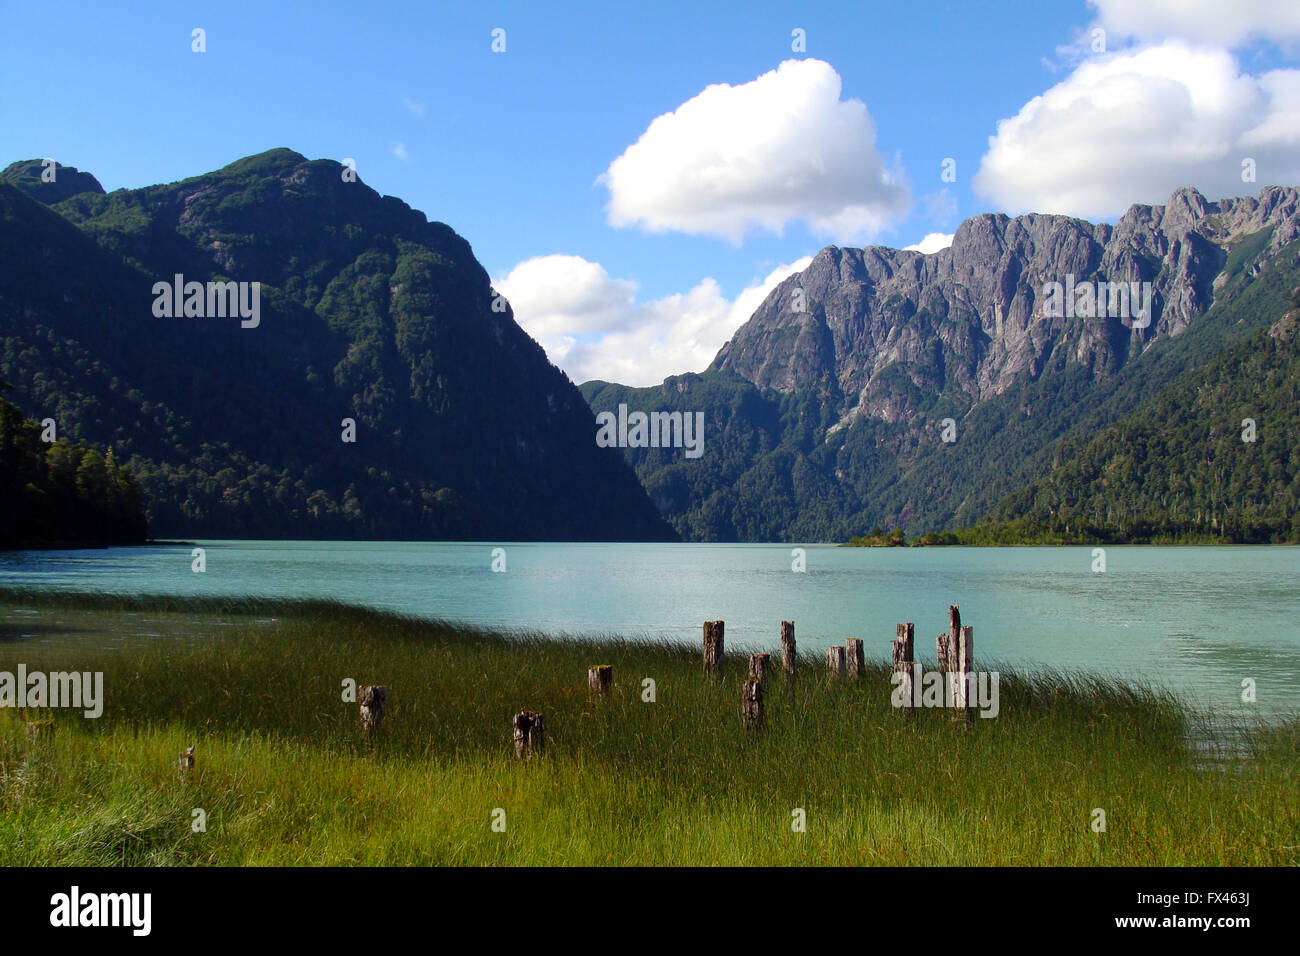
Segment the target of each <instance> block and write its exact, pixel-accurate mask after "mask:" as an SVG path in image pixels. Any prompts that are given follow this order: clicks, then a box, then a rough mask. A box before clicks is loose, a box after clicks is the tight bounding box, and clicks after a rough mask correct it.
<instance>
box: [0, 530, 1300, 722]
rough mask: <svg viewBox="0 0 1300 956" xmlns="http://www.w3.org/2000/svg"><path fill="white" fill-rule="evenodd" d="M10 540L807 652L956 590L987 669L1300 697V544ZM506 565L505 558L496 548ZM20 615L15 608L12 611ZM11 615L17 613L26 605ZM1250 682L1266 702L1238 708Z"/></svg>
mask: <svg viewBox="0 0 1300 956" xmlns="http://www.w3.org/2000/svg"><path fill="white" fill-rule="evenodd" d="M199 544H200V545H201V546H203V547H205V548H206V549H207V571H206V572H205V573H203V574H196V573H194V572H192V571H191V569H190V562H191V558H190V548H189V547H188V546H151V547H143V548H114V549H109V550H88V551H44V552H36V551H32V552H11V553H0V586H5V585H8V586H14V585H23V586H35V587H44V588H51V589H60V588H62V589H77V590H81V589H93V590H103V591H122V592H129V593H131V592H151V593H169V594H203V595H270V596H277V597H330V598H337V599H340V600H343V601H349V602H354V603H359V604H367V605H371V606H373V607H379V608H388V609H394V610H399V611H403V612H406V613H411V614H418V615H423V616H430V617H441V618H446V619H449V620H454V621H464V622H467V623H471V624H475V625H479V626H485V627H493V628H506V629H528V630H536V631H542V632H545V633H548V634H553V635H558V636H576V635H591V634H618V635H625V636H640V637H650V638H655V639H661V640H680V641H691V642H697V641H699V639H700V627H701V623H702V622H703V621H705V620H716V619H721V620H724V621H726V624H727V631H726V637H727V645H728V647H729V648H733V647H734V648H736V649H737V650H740V649H742V648H749V649H760V648H762V649H769V650H771V649H775V646H777V645H778V643H779V633H780V622H781V621H782V620H793V621H794V622H795V631H796V637H797V639H798V642H799V646H800V649H801V650H803V649H807V650H810V651H821V650H823V649H824V648H825V647H826V646H827V645H829V644H836V643H843V641H844V638H846V637H862V638H865V639H866V641H867V647H868V651H869V653H873V654H874V655H875V656H878V657H882V658H883V657H886V656H887V655H888V652H889V642H890V641H891V640H892V639H893V637H894V625H895V623H896V622H898V621H913V622H915V624H916V633H917V646H918V648H919V649H921V650H922V651H924V652H925V654H924V656H926V657H929V658H933V655H934V637H935V635H937V634H938V633H939V632H940V631H942V630H944V629H945V628H946V626H947V607H948V605H949V604H958V605H960V606H961V613H962V620H963V623H966V624H971V625H973V626H974V628H975V648H976V661H977V666H978V667H980V668H982V669H994V668H993V666H992V665H994V664H995V663H1001V664H1003V665H1015V666H1020V667H1024V666H1033V665H1050V666H1054V667H1063V668H1087V669H1090V670H1093V671H1100V672H1103V673H1106V674H1111V675H1118V676H1123V677H1128V678H1139V679H1143V680H1147V681H1150V682H1153V683H1158V684H1160V685H1162V686H1164V687H1168V688H1170V689H1172V690H1176V691H1178V692H1180V693H1183V694H1184V695H1186V696H1188V697H1189V698H1191V699H1193V700H1194V701H1195V702H1196V703H1198V704H1200V705H1202V706H1206V707H1210V708H1213V709H1215V710H1218V711H1223V712H1225V713H1245V712H1250V711H1256V712H1260V713H1262V714H1265V715H1268V714H1278V713H1293V712H1296V711H1300V623H1298V622H1300V574H1298V573H1297V572H1300V550H1297V549H1295V548H1287V547H1272V548H1266V547H1214V548H1173V547H1161V548H1144V547H1112V548H1107V549H1106V560H1107V569H1106V572H1105V573H1102V574H1097V573H1093V571H1092V563H1093V558H1092V549H1091V548H906V549H899V548H834V547H826V546H806V548H805V551H806V565H807V571H806V572H804V573H796V572H794V571H792V570H791V566H792V562H793V560H794V559H793V558H792V554H791V547H790V546H788V545H708V544H500V543H483V544H477V543H450V544H448V543H387V542H361V543H357V542H263V541H207V542H199ZM496 547H501V548H503V549H504V551H505V561H506V570H505V572H504V573H495V572H493V571H492V560H493V554H492V552H493V549H494V548H496ZM6 613H8V614H10V615H13V614H15V613H20V612H16V611H14V610H13V609H10V610H9V611H8V612H6ZM11 621H12V618H11ZM1245 678H1252V679H1254V680H1255V681H1256V685H1257V694H1258V704H1257V705H1256V707H1254V708H1246V707H1244V706H1243V705H1242V703H1241V700H1240V697H1241V687H1242V681H1243V679H1245Z"/></svg>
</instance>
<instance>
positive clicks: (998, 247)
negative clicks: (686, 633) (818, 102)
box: [583, 187, 1300, 541]
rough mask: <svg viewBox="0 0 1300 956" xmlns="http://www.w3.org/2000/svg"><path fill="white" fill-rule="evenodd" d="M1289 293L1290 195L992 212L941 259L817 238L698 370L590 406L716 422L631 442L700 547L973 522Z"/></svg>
mask: <svg viewBox="0 0 1300 956" xmlns="http://www.w3.org/2000/svg"><path fill="white" fill-rule="evenodd" d="M1121 284H1122V287H1123V288H1124V290H1125V291H1127V292H1128V293H1129V295H1128V296H1126V297H1125V298H1127V300H1128V301H1124V299H1121V298H1120V295H1119V291H1120V288H1121ZM1297 284H1300V190H1297V189H1295V188H1283V187H1268V188H1265V189H1262V190H1261V191H1260V193H1259V195H1258V196H1257V197H1256V198H1237V199H1225V200H1221V201H1219V202H1209V201H1208V200H1206V198H1205V197H1204V196H1202V195H1201V194H1200V193H1199V192H1197V191H1195V190H1193V189H1180V190H1178V191H1177V192H1175V193H1174V195H1173V196H1172V197H1171V198H1170V200H1169V202H1168V203H1167V204H1165V205H1163V206H1147V205H1137V206H1133V207H1132V208H1131V209H1130V210H1129V211H1128V212H1127V213H1126V214H1125V215H1124V216H1123V217H1122V218H1121V219H1120V220H1119V221H1118V222H1116V223H1115V224H1114V225H1113V226H1112V225H1109V224H1104V223H1103V224H1093V223H1088V222H1085V221H1083V220H1079V219H1074V218H1071V217H1067V216H1049V215H1026V216H1020V217H1017V218H1009V217H1007V216H1003V215H992V214H989V215H982V216H977V217H974V218H973V219H969V220H967V221H966V222H964V223H962V224H961V226H960V227H959V228H958V230H957V232H956V234H955V236H954V239H953V242H952V245H951V246H950V247H949V248H948V249H944V250H941V251H939V252H937V253H933V254H930V255H922V254H921V253H917V252H909V251H900V250H896V249H889V248H885V247H878V246H876V247H869V248H866V249H860V250H859V249H840V248H836V247H829V248H827V249H823V250H822V251H821V252H820V253H818V255H817V256H816V257H815V258H814V259H813V261H812V263H811V264H810V265H809V266H808V267H807V268H806V269H805V270H803V272H801V273H798V274H796V275H793V276H791V277H789V278H787V279H786V280H785V281H784V282H782V283H781V285H780V286H778V287H777V288H776V289H775V290H773V292H772V293H771V294H770V295H769V296H768V298H767V299H766V300H765V301H764V302H763V304H762V305H761V306H760V307H759V308H758V310H757V311H756V312H755V313H754V315H753V317H752V318H750V320H749V321H748V322H746V323H745V325H743V326H742V327H741V328H740V329H739V330H737V332H736V334H735V335H734V336H733V337H732V339H731V340H730V341H729V342H728V343H727V344H726V345H724V346H723V348H722V349H721V351H720V352H719V353H718V355H717V357H716V358H715V360H714V361H713V363H712V365H711V366H710V367H709V368H708V369H707V370H706V371H705V372H703V373H701V374H699V375H683V376H674V377H671V378H669V379H668V380H666V381H665V382H664V383H663V385H661V386H655V387H651V388H642V389H630V388H626V387H623V386H619V385H614V384H610V383H605V382H588V383H586V384H585V385H584V386H583V394H584V395H585V396H586V397H587V399H588V401H589V403H590V404H591V405H592V407H593V409H595V410H596V411H597V412H602V411H610V410H613V409H616V408H617V407H618V406H619V405H620V404H626V405H627V406H628V408H629V409H640V410H644V411H647V412H648V411H651V410H656V409H661V410H667V409H672V410H679V411H683V412H686V411H699V412H703V413H704V416H705V451H704V454H703V455H701V456H700V457H699V458H697V459H695V460H687V459H685V458H684V456H682V455H681V454H680V453H679V452H676V453H675V450H673V449H661V448H628V449H626V450H625V454H626V456H627V458H628V460H629V462H631V463H632V465H633V466H634V467H635V468H636V470H637V473H638V475H639V476H640V477H641V480H642V483H643V485H644V486H645V487H646V490H647V491H648V492H649V494H650V496H651V498H652V499H653V500H654V501H655V502H656V505H657V506H658V507H659V508H660V510H661V512H662V513H663V514H664V515H665V516H666V517H668V519H669V520H670V521H671V522H672V523H673V525H674V527H676V529H677V530H678V531H679V533H681V534H682V535H683V536H684V537H686V538H689V539H695V540H787V541H788V540H845V539H847V538H849V537H851V536H854V535H859V534H862V533H863V532H865V531H866V530H867V529H869V528H872V527H874V526H881V527H902V528H904V529H906V530H907V531H909V532H912V533H915V532H925V531H931V530H938V529H942V528H951V527H963V526H969V525H972V524H974V523H975V522H977V521H978V520H979V519H980V518H982V517H984V516H985V515H987V514H989V512H990V511H991V510H992V509H993V508H994V507H995V506H996V505H997V504H998V503H999V501H1000V500H1001V499H1002V498H1003V497H1005V496H1006V495H1008V494H1011V493H1013V492H1017V491H1020V490H1022V489H1023V488H1024V487H1025V486H1026V485H1028V484H1029V483H1031V482H1033V481H1034V480H1036V479H1038V478H1040V477H1042V476H1043V475H1045V474H1046V473H1048V472H1049V471H1051V469H1052V468H1053V467H1055V466H1057V465H1060V464H1062V460H1061V459H1060V457H1059V453H1060V446H1061V442H1062V441H1063V440H1065V439H1067V438H1069V437H1071V436H1081V435H1087V434H1090V433H1094V432H1096V431H1097V430H1099V429H1101V428H1104V427H1106V426H1108V425H1110V424H1113V423H1114V422H1116V421H1118V420H1120V419H1121V418H1123V417H1124V416H1125V415H1128V414H1130V413H1132V412H1133V411H1134V410H1135V409H1136V408H1137V407H1139V406H1140V405H1142V404H1143V403H1145V402H1148V401H1151V400H1153V399H1154V398H1155V397H1156V396H1157V395H1158V394H1159V393H1160V392H1161V391H1162V390H1163V389H1165V388H1167V387H1169V386H1171V385H1172V384H1173V383H1174V382H1175V381H1177V380H1178V379H1179V378H1180V377H1182V376H1184V375H1186V374H1187V373H1188V372H1190V371H1191V370H1194V369H1197V368H1201V367H1203V366H1205V365H1206V364H1207V363H1209V362H1210V361H1212V360H1213V359H1214V358H1216V357H1217V356H1218V355H1220V354H1221V353H1222V352H1223V351H1224V350H1225V349H1228V348H1230V347H1231V346H1232V345H1233V344H1235V343H1237V342H1239V341H1241V340H1242V339H1244V338H1248V337H1249V336H1250V335H1251V334H1253V333H1256V332H1258V331H1259V330H1260V329H1262V328H1265V327H1267V326H1268V325H1270V324H1271V323H1273V322H1274V321H1276V320H1277V318H1278V317H1279V316H1280V315H1281V314H1282V313H1283V312H1284V311H1285V309H1286V303H1287V298H1288V296H1289V295H1290V292H1291V290H1292V289H1293V288H1295V286H1296V285H1297ZM1085 292H1086V294H1085ZM1147 296H1149V307H1148V308H1147V309H1146V310H1145V312H1143V311H1142V309H1141V306H1142V305H1144V304H1146V303H1147ZM1099 298H1100V307H1099ZM945 438H946V439H949V440H945Z"/></svg>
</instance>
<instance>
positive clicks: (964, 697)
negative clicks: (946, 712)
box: [952, 627, 975, 720]
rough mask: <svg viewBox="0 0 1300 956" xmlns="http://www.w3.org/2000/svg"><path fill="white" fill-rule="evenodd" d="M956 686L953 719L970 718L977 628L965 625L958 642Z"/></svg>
mask: <svg viewBox="0 0 1300 956" xmlns="http://www.w3.org/2000/svg"><path fill="white" fill-rule="evenodd" d="M954 671H955V672H956V673H955V675H954V676H955V677H956V681H957V683H956V687H955V688H954V689H953V712H952V719H953V720H968V719H969V718H970V707H971V703H972V701H971V699H970V682H971V679H972V678H973V677H974V672H975V628H973V627H963V628H962V629H961V637H960V639H959V640H958V642H957V666H956V667H955V668H954Z"/></svg>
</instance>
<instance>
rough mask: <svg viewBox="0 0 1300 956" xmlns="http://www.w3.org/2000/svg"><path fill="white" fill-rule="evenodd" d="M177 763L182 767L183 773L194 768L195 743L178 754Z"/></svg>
mask: <svg viewBox="0 0 1300 956" xmlns="http://www.w3.org/2000/svg"><path fill="white" fill-rule="evenodd" d="M176 764H177V766H179V767H180V770H181V773H188V772H189V771H191V770H193V769H194V745H193V744H190V746H188V747H186V748H185V750H184V751H183V752H181V753H180V754H178V755H177V758H176Z"/></svg>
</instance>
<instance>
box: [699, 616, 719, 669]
mask: <svg viewBox="0 0 1300 956" xmlns="http://www.w3.org/2000/svg"><path fill="white" fill-rule="evenodd" d="M723 630H724V622H723V621H705V622H704V673H706V674H721V673H722V660H723V647H722V634H723Z"/></svg>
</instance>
